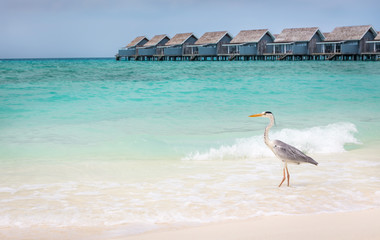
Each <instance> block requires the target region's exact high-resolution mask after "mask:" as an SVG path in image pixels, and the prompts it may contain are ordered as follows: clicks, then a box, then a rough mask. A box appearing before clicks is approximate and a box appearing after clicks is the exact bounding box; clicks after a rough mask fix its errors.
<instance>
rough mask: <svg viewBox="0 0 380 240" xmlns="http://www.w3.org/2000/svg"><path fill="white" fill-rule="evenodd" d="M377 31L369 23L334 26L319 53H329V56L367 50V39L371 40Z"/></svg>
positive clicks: (356, 53)
mask: <svg viewBox="0 0 380 240" xmlns="http://www.w3.org/2000/svg"><path fill="white" fill-rule="evenodd" d="M376 36H377V32H376V31H375V30H374V29H373V27H372V26H370V25H363V26H347V27H336V28H334V30H333V31H332V32H331V33H329V34H328V36H327V37H326V39H325V40H324V41H323V42H320V43H318V44H319V45H321V48H320V53H322V54H330V55H331V57H330V58H332V57H336V55H352V57H355V56H354V55H358V54H361V53H364V52H368V51H369V48H370V45H368V44H366V43H367V42H368V41H373V40H374V39H375V37H376Z"/></svg>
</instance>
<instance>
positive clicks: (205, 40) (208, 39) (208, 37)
mask: <svg viewBox="0 0 380 240" xmlns="http://www.w3.org/2000/svg"><path fill="white" fill-rule="evenodd" d="M225 35H228V36H230V37H231V35H230V34H229V33H228V32H227V31H219V32H206V33H205V34H203V35H202V37H200V38H199V39H198V41H196V42H195V43H194V44H196V45H204V44H217V43H218V42H219V41H220V40H221V39H222V38H223V37H224V36H225Z"/></svg>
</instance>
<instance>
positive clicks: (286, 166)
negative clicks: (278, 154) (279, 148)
mask: <svg viewBox="0 0 380 240" xmlns="http://www.w3.org/2000/svg"><path fill="white" fill-rule="evenodd" d="M285 169H286V173H287V175H288V187H289V181H290V174H289V170H288V164H286V163H285ZM284 174H285V173H284Z"/></svg>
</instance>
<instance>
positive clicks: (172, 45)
mask: <svg viewBox="0 0 380 240" xmlns="http://www.w3.org/2000/svg"><path fill="white" fill-rule="evenodd" d="M197 40H198V38H197V37H196V36H194V34H193V33H178V34H176V35H175V36H174V37H173V38H172V39H170V40H169V41H168V42H167V43H166V44H165V45H163V46H158V48H163V52H161V53H162V54H163V55H164V58H165V60H182V55H183V51H184V49H185V47H186V46H187V45H191V44H194V43H195V42H196V41H197Z"/></svg>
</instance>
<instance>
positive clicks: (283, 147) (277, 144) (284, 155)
mask: <svg viewBox="0 0 380 240" xmlns="http://www.w3.org/2000/svg"><path fill="white" fill-rule="evenodd" d="M273 143H274V147H273V150H274V152H275V153H276V155H277V156H278V157H280V158H281V159H283V160H288V161H291V162H294V163H298V164H300V163H311V164H314V165H318V163H317V162H316V161H315V160H314V159H312V158H311V157H309V156H307V155H306V154H304V153H303V152H301V151H300V150H298V149H297V148H295V147H293V146H291V145H289V144H286V143H284V142H282V141H280V140H274V141H273Z"/></svg>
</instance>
